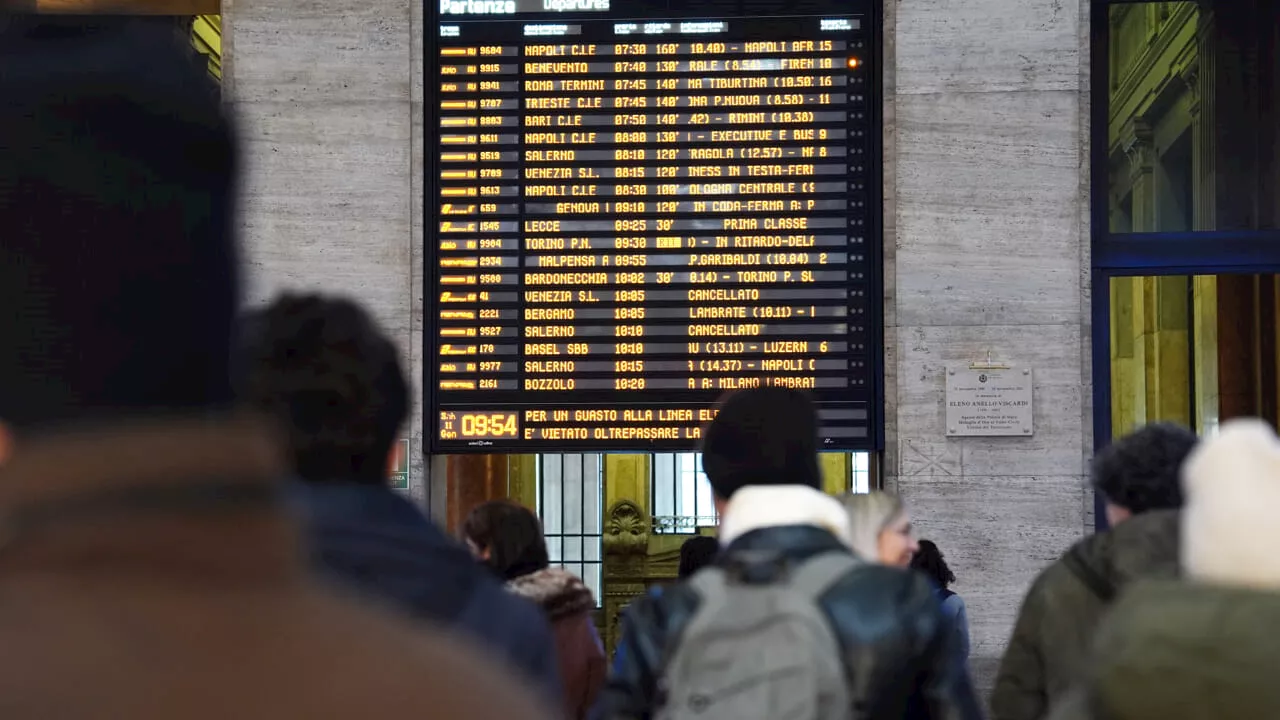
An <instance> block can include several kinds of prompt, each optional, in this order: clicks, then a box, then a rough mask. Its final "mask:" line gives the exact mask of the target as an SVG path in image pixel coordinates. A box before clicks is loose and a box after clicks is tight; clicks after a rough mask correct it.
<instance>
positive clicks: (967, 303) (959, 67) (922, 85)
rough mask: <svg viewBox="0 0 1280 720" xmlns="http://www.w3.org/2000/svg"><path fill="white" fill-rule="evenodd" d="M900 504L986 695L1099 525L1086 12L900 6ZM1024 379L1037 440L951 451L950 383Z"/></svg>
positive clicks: (895, 205) (892, 185) (894, 450)
mask: <svg viewBox="0 0 1280 720" xmlns="http://www.w3.org/2000/svg"><path fill="white" fill-rule="evenodd" d="M887 11H888V22H889V24H890V27H889V29H888V30H887V35H888V40H889V44H888V49H887V55H888V61H889V66H890V69H889V71H888V75H887V78H886V80H887V85H886V95H887V96H888V98H889V99H888V101H887V108H888V112H887V118H886V119H887V128H886V132H885V135H886V143H887V145H888V146H889V147H888V150H887V152H886V165H887V168H886V186H887V187H886V198H887V207H886V215H887V221H886V226H887V228H886V229H887V237H886V245H887V246H888V250H887V253H886V254H887V256H888V258H889V260H888V266H887V268H886V286H887V291H886V295H887V298H888V302H887V305H888V308H889V309H888V311H887V322H888V325H889V328H888V330H887V331H886V335H887V342H886V345H887V347H886V353H887V363H886V364H887V375H888V383H887V396H888V404H889V408H888V418H889V420H888V423H889V428H888V438H889V448H888V453H887V455H888V457H887V459H886V463H885V466H886V468H887V473H888V475H889V477H887V478H886V480H887V484H888V486H889V488H890V489H896V490H897V491H898V492H899V493H900V494H901V495H902V496H903V497H904V498H905V500H906V502H907V505H908V507H909V508H910V510H911V512H912V515H913V517H914V518H915V520H916V524H917V526H918V527H919V531H920V533H921V535H922V537H927V538H930V539H933V540H935V541H937V542H938V544H939V546H940V547H941V548H942V549H943V551H944V553H946V555H947V558H948V560H949V562H950V563H951V565H952V568H953V569H954V570H955V572H956V575H957V576H958V577H959V583H958V584H957V586H956V588H955V589H956V590H957V591H958V592H959V593H960V594H962V595H963V596H964V598H965V600H966V603H967V604H968V608H969V622H970V624H971V633H972V640H973V659H972V667H973V671H974V675H975V677H976V680H977V682H978V685H979V688H980V689H981V690H982V691H983V692H984V694H985V692H986V690H987V689H989V687H990V685H991V680H992V677H993V674H994V669H995V666H996V663H997V662H998V659H999V657H1000V654H1001V653H1002V652H1003V648H1004V645H1005V643H1006V641H1007V639H1008V635H1009V632H1010V630H1011V628H1012V623H1013V620H1014V617H1015V615H1016V612H1017V609H1018V606H1019V603H1020V601H1021V598H1022V594H1023V593H1024V592H1025V590H1026V588H1027V586H1028V584H1029V582H1030V580H1031V579H1032V578H1033V577H1034V575H1035V573H1036V572H1037V571H1038V570H1039V569H1040V568H1042V567H1043V566H1044V565H1046V564H1047V563H1048V562H1050V561H1051V560H1053V559H1054V558H1056V557H1057V556H1058V555H1059V554H1060V553H1061V552H1062V551H1063V550H1064V549H1065V548H1066V547H1067V546H1068V545H1069V544H1070V543H1071V542H1072V541H1073V540H1075V539H1076V538H1078V537H1079V536H1080V535H1081V534H1082V533H1083V532H1084V531H1085V529H1086V528H1087V527H1091V525H1092V494H1091V493H1089V492H1087V491H1086V478H1085V472H1086V464H1085V462H1086V457H1087V456H1088V455H1089V454H1090V452H1091V448H1092V391H1091V388H1090V385H1091V379H1090V372H1089V368H1090V362H1091V359H1090V350H1089V335H1090V327H1089V318H1090V312H1089V255H1088V247H1089V244H1088V239H1089V234H1088V225H1087V224H1088V193H1087V187H1088V185H1087V160H1088V153H1087V127H1088V117H1089V109H1088V100H1087V90H1088V72H1087V64H1088V53H1087V36H1088V3H1087V2H1085V0H1025V1H1018V2H1014V1H1010V0H964V1H963V2H962V1H961V0H900V1H897V2H890V3H888V7H887ZM988 352H990V353H991V356H992V358H993V359H994V360H996V361H1001V362H1006V363H1010V364H1013V365H1017V366H1021V367H1030V368H1032V369H1033V370H1034V373H1035V374H1034V377H1035V436H1034V437H1033V438H1026V439H1024V438H1010V439H1005V438H993V439H948V438H947V437H946V428H945V427H944V425H943V421H944V407H943V400H944V387H945V384H944V375H945V368H946V367H948V366H953V365H960V366H964V365H965V364H967V363H969V362H971V361H974V360H984V361H985V359H986V357H987V353H988Z"/></svg>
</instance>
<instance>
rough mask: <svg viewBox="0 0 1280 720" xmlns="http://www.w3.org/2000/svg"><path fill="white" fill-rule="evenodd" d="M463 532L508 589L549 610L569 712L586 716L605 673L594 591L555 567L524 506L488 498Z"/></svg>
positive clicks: (574, 719) (573, 717) (574, 718)
mask: <svg viewBox="0 0 1280 720" xmlns="http://www.w3.org/2000/svg"><path fill="white" fill-rule="evenodd" d="M462 535H463V537H464V538H465V539H466V542H467V544H468V545H469V546H470V547H471V551H472V553H473V554H474V555H475V557H476V558H477V559H479V560H480V562H482V563H483V564H484V565H485V566H486V567H488V568H489V569H490V570H492V571H493V573H494V574H495V575H496V576H497V577H499V578H501V579H502V580H503V581H504V582H506V583H507V588H508V589H509V590H511V591H512V592H513V593H515V594H516V595H518V596H520V597H522V598H526V599H528V600H530V601H532V602H534V603H536V604H537V605H538V606H539V607H541V608H542V611H543V612H544V613H546V616H547V619H548V620H550V621H551V629H552V631H553V632H554V634H555V653H556V655H555V657H556V659H557V660H558V661H559V667H560V678H561V680H562V682H563V689H564V708H565V713H566V717H568V718H570V720H582V719H583V718H585V717H587V713H588V711H589V710H590V709H591V706H592V704H593V703H594V702H595V700H596V695H597V694H598V693H599V691H600V686H601V685H602V684H603V683H604V676H605V655H604V647H603V646H602V644H601V642H600V635H599V633H598V632H597V631H596V626H595V622H594V620H593V619H592V613H593V611H594V610H595V608H596V601H595V598H594V597H593V596H592V594H591V590H590V589H588V588H587V586H586V585H585V584H584V583H583V582H582V580H581V579H580V578H578V577H577V576H575V575H573V574H572V573H570V572H568V571H566V570H563V569H561V568H558V567H551V562H550V559H549V557H548V555H547V542H546V539H545V538H543V536H542V523H541V522H540V521H539V520H538V516H537V515H535V514H533V512H532V511H530V510H529V509H528V508H526V507H524V506H522V505H519V504H517V503H513V502H509V501H505V500H497V501H493V502H487V503H484V504H483V505H480V506H478V507H476V508H475V509H474V510H472V511H471V513H470V514H469V515H468V516H467V519H466V521H464V522H463V525H462Z"/></svg>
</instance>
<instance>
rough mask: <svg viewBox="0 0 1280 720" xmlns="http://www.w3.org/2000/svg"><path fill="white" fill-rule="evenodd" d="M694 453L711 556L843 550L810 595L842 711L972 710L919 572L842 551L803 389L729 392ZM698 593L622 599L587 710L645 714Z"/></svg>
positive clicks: (792, 558)
mask: <svg viewBox="0 0 1280 720" xmlns="http://www.w3.org/2000/svg"><path fill="white" fill-rule="evenodd" d="M702 465H703V470H704V471H705V472H706V475H707V479H708V480H709V481H710V483H711V488H712V491H713V493H714V495H715V504H716V510H717V511H718V512H719V514H720V517H721V525H720V533H719V540H720V547H721V548H722V549H721V551H720V554H719V555H718V557H717V559H716V561H715V564H716V565H717V566H720V567H737V566H740V565H741V566H743V567H746V566H748V565H750V566H751V570H750V572H752V573H755V572H756V568H755V565H752V563H753V560H754V559H755V558H761V557H766V556H767V557H769V558H771V559H772V560H773V561H777V562H773V561H771V562H770V563H769V565H770V567H782V568H786V570H787V572H790V571H794V570H796V569H798V568H801V567H803V566H804V565H805V563H806V562H807V561H809V560H811V559H815V558H818V557H820V556H821V557H826V556H830V555H844V556H848V557H849V561H850V564H851V566H852V569H851V570H849V571H848V572H847V573H846V574H845V575H844V576H842V577H841V578H840V579H838V580H836V581H835V582H834V584H832V585H831V586H830V587H829V588H827V589H826V590H825V592H823V594H822V595H821V599H820V601H819V603H818V604H819V610H820V612H821V613H822V614H823V615H824V616H826V617H827V618H828V619H829V620H830V631H831V632H832V633H833V634H834V635H835V636H836V638H838V643H837V644H838V646H839V647H840V648H843V649H845V650H847V651H848V652H847V654H845V656H844V657H841V658H840V661H841V665H842V666H843V668H844V671H845V674H846V675H847V677H848V678H850V682H849V684H848V685H847V688H848V694H849V696H850V700H851V702H852V703H853V707H851V708H850V713H851V715H852V714H854V710H855V708H856V710H857V713H856V714H857V715H858V716H859V717H867V718H877V719H878V718H885V719H886V720H887V719H888V718H894V719H895V720H903V719H905V720H916V719H918V718H919V719H924V718H929V719H934V718H938V719H941V718H948V719H952V718H953V719H956V720H969V719H970V718H979V717H981V714H980V711H979V709H978V706H977V702H976V699H975V698H974V695H973V691H972V688H971V686H970V683H969V678H968V674H967V671H966V670H965V669H964V668H963V667H961V666H960V665H959V664H958V663H957V662H956V661H955V658H956V656H957V653H955V652H953V651H952V650H951V648H950V647H949V643H950V639H951V638H952V637H953V636H954V633H953V632H952V629H951V627H950V626H949V625H948V623H947V620H946V618H945V617H944V616H943V614H942V612H941V608H940V607H939V606H938V602H937V600H936V599H934V596H933V591H932V588H931V587H930V585H929V581H928V580H927V579H925V578H924V577H922V576H920V575H919V574H918V573H914V572H911V571H909V570H905V569H901V568H892V567H884V566H880V565H873V564H869V563H864V562H861V561H858V560H856V559H854V558H853V555H852V552H851V550H850V544H851V537H850V527H849V519H848V515H847V514H846V512H845V510H844V507H843V506H842V505H841V504H840V502H839V501H838V500H836V499H835V498H832V497H830V496H828V495H826V494H824V493H823V492H822V491H821V490H820V489H819V488H820V486H821V475H820V473H819V469H818V418H817V413H816V410H815V409H814V407H813V404H812V402H811V401H810V400H809V398H808V396H807V395H805V394H804V393H802V392H799V391H796V390H792V389H787V388H776V387H769V388H756V389H751V390H744V391H741V392H738V393H735V394H733V395H730V396H729V397H728V398H726V399H725V400H724V401H723V403H722V404H721V406H720V408H719V411H718V413H717V415H716V416H715V419H714V420H712V421H711V423H710V424H709V425H708V426H707V428H706V430H705V432H704V434H703V439H702ZM744 572H746V571H745V570H744ZM695 578H697V576H696V575H695ZM729 592H732V590H729ZM701 601H702V597H701V596H700V595H699V593H698V591H697V590H696V589H695V588H694V587H693V586H692V585H691V583H690V582H685V583H681V584H679V585H676V586H674V587H671V588H668V589H666V590H664V591H663V592H662V593H661V594H659V595H646V596H644V597H641V598H639V599H637V600H636V601H635V602H634V603H633V604H632V605H631V606H630V607H629V608H628V612H627V614H626V617H625V618H624V620H623V627H622V633H621V644H623V645H624V646H626V647H627V648H628V652H627V654H626V657H625V659H624V660H620V661H619V662H616V663H615V666H614V668H613V669H612V671H611V673H610V677H609V679H608V681H607V682H606V685H605V689H604V691H603V693H602V698H601V700H600V702H599V703H598V704H597V706H596V711H595V713H594V714H593V717H596V718H603V719H605V720H614V719H618V718H649V717H653V716H655V715H656V714H658V712H659V711H660V710H662V709H663V704H664V700H665V698H664V695H666V693H665V691H664V688H667V687H670V686H671V680H672V679H671V678H664V677H663V668H664V667H665V666H666V660H667V659H668V658H669V657H670V653H671V652H672V647H671V643H677V645H676V646H677V647H678V642H677V641H678V639H679V638H681V637H682V635H683V633H684V631H685V630H686V629H687V628H688V627H689V623H690V621H691V620H692V619H693V618H694V617H695V615H696V614H697V611H698V607H699V604H700V603H701ZM760 650H761V651H762V652H763V651H767V650H769V648H766V647H761V648H760Z"/></svg>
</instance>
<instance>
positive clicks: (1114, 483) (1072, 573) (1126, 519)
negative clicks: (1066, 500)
mask: <svg viewBox="0 0 1280 720" xmlns="http://www.w3.org/2000/svg"><path fill="white" fill-rule="evenodd" d="M1196 442H1197V438H1196V436H1195V434H1194V433H1192V432H1191V431H1189V430H1187V429H1186V428H1183V427H1179V426H1177V425H1171V424H1164V423H1160V424H1153V425H1148V426H1146V427H1144V428H1141V429H1140V430H1138V431H1136V432H1134V433H1133V434H1131V435H1129V436H1127V437H1124V438H1122V439H1120V440H1118V441H1116V442H1114V443H1112V444H1111V445H1110V446H1108V447H1107V448H1105V449H1104V450H1102V451H1101V452H1099V453H1098V455H1097V456H1096V457H1095V458H1094V461H1093V468H1092V474H1093V487H1094V490H1095V491H1096V492H1097V493H1099V494H1100V495H1101V496H1102V498H1103V499H1104V500H1105V502H1106V516H1107V520H1108V521H1109V523H1110V524H1111V529H1110V530H1107V531H1104V532H1099V533H1096V534H1094V535H1091V536H1089V537H1087V538H1085V539H1083V540H1081V541H1080V542H1078V543H1076V544H1075V545H1074V546H1073V547H1072V548H1071V549H1070V550H1068V551H1067V552H1066V554H1065V555H1063V556H1062V558H1061V559H1059V560H1058V561H1056V562H1054V563H1053V564H1052V565H1050V566H1049V567H1048V568H1046V569H1045V570H1044V571H1043V572H1041V573H1040V575H1039V577H1037V578H1036V580H1035V582H1033V583H1032V585H1031V589H1030V590H1029V591H1028V592H1027V596H1026V598H1025V599H1024V600H1023V603H1022V609H1021V611H1020V612H1019V615H1018V620H1017V623H1016V625H1015V626H1014V629H1013V637H1012V638H1011V639H1010V641H1009V646H1008V648H1007V649H1006V650H1005V654H1004V658H1003V660H1002V661H1001V663H1000V670H999V673H998V675H997V677H996V683H995V689H994V692H993V694H992V698H991V713H992V716H993V717H994V718H995V720H1040V718H1043V717H1045V716H1046V715H1047V714H1048V712H1049V708H1050V707H1051V706H1052V705H1053V703H1054V702H1055V701H1056V700H1057V699H1059V698H1061V697H1062V696H1063V695H1064V694H1065V693H1066V692H1067V691H1068V690H1069V689H1070V688H1071V686H1072V683H1074V682H1075V681H1076V680H1077V679H1078V678H1079V676H1080V673H1081V671H1082V669H1083V667H1082V664H1083V662H1084V660H1085V656H1086V653H1087V651H1088V649H1089V644H1090V642H1091V641H1092V638H1093V633H1094V630H1095V629H1096V628H1097V624H1098V621H1099V620H1100V619H1101V617H1102V615H1103V613H1104V612H1105V611H1106V610H1107V608H1108V606H1109V605H1110V603H1111V601H1112V599H1113V598H1114V597H1115V596H1116V595H1117V594H1118V593H1119V592H1120V591H1121V590H1122V589H1124V588H1125V587H1126V586H1128V585H1129V584H1130V583H1132V582H1133V581H1134V580H1136V579H1139V578H1142V577H1144V576H1169V575H1175V574H1176V573H1177V559H1178V554H1177V553H1178V512H1177V508H1179V507H1180V506H1181V504H1182V490H1181V487H1180V486H1179V479H1178V478H1179V475H1178V473H1179V471H1180V469H1181V468H1182V464H1183V461H1184V460H1186V458H1187V456H1188V455H1189V454H1190V453H1191V451H1192V450H1193V449H1194V448H1195V447H1196Z"/></svg>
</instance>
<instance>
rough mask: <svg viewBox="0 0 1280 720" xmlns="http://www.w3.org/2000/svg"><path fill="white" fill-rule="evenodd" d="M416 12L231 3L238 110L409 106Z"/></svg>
mask: <svg viewBox="0 0 1280 720" xmlns="http://www.w3.org/2000/svg"><path fill="white" fill-rule="evenodd" d="M413 5H414V3H412V2H409V0H363V1H362V2H344V1H343V0H290V2H286V3H281V2H271V1H269V0H226V1H225V2H224V9H223V15H224V18H225V26H224V30H223V37H224V39H225V38H230V40H231V42H230V44H228V45H226V46H225V48H226V50H225V55H226V57H227V62H228V64H227V66H226V70H227V72H226V73H225V74H226V76H227V80H228V81H229V82H228V84H227V86H226V87H227V89H228V90H229V91H230V92H231V95H232V96H233V97H234V99H235V101H236V102H240V103H244V102H256V101H286V100H291V101H315V102H323V103H325V104H333V103H341V102H349V101H354V100H359V101H387V100H404V101H406V102H407V101H408V100H409V92H410V72H409V58H410V45H411V42H410V8H411V7H413ZM224 42H225V40H224ZM407 149H408V148H407V147H406V148H405V150H406V151H407Z"/></svg>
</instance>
